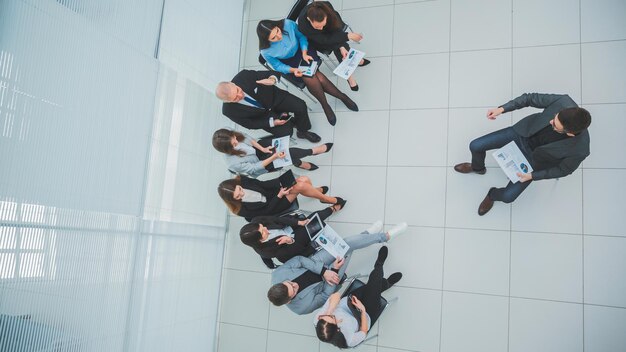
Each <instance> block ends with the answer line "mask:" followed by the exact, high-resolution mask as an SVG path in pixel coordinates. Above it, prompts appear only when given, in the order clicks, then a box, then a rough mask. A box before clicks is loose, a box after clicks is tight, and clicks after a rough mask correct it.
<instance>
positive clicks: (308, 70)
mask: <svg viewBox="0 0 626 352" xmlns="http://www.w3.org/2000/svg"><path fill="white" fill-rule="evenodd" d="M317 65H318V63H317V61H315V60H311V63H310V64H307V63H306V61H304V60H302V61H300V66H298V70H300V72H302V75H304V76H307V77H311V76H313V75H314V74H315V72H317Z"/></svg>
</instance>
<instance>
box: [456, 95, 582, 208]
mask: <svg viewBox="0 0 626 352" xmlns="http://www.w3.org/2000/svg"><path fill="white" fill-rule="evenodd" d="M527 106H532V107H535V108H540V109H543V111H542V112H540V113H536V114H532V115H529V116H526V117H525V118H523V119H522V120H520V121H519V122H517V123H516V124H514V125H513V126H512V127H507V128H504V129H501V130H499V131H496V132H492V133H490V134H487V135H485V136H482V137H480V138H477V139H475V140H473V141H472V142H471V143H470V145H469V149H470V151H471V152H472V162H471V163H461V164H457V165H456V166H454V170H456V171H457V172H460V173H464V174H468V173H476V174H479V175H484V174H485V173H486V172H487V168H485V155H486V151H487V150H491V149H497V148H501V147H503V146H505V145H506V144H508V143H509V142H511V141H515V144H516V145H517V146H518V147H519V149H520V150H521V151H522V153H523V154H524V156H525V157H526V159H528V162H530V165H531V166H532V167H533V170H534V171H533V172H531V173H517V176H518V177H519V178H520V180H519V181H518V182H516V183H513V182H509V183H508V184H507V185H506V187H503V188H495V187H492V188H491V189H489V192H488V193H487V196H485V199H483V201H482V202H481V203H480V205H479V207H478V215H481V216H482V215H485V214H486V213H487V212H488V211H489V210H491V208H492V207H493V203H494V202H495V201H501V202H504V203H511V202H513V201H514V200H515V199H516V198H517V197H518V196H519V195H520V194H522V192H523V191H524V190H525V189H526V187H528V186H529V185H530V183H531V182H532V181H538V180H547V179H551V178H559V177H564V176H567V175H569V174H571V173H572V172H574V171H575V170H576V169H577V168H578V166H579V165H580V163H581V162H582V161H583V160H585V158H586V157H587V156H588V155H589V132H588V131H587V127H589V125H590V124H591V115H590V114H589V112H588V111H587V110H585V109H583V108H580V107H578V105H576V103H575V102H574V101H573V100H572V98H570V97H569V96H568V95H557V94H539V93H526V94H522V95H521V96H519V97H517V98H515V99H513V100H511V101H509V102H508V103H506V104H504V105H502V106H499V107H497V108H494V109H490V110H488V111H487V118H488V119H490V120H495V118H496V117H497V116H498V115H500V114H502V113H504V112H509V111H513V110H517V109H521V108H525V107H527Z"/></svg>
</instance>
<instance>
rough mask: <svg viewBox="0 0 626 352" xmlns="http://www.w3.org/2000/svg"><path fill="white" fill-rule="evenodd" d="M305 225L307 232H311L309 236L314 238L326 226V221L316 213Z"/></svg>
mask: <svg viewBox="0 0 626 352" xmlns="http://www.w3.org/2000/svg"><path fill="white" fill-rule="evenodd" d="M305 227H306V232H308V233H309V238H310V239H313V237H315V235H317V234H318V233H319V232H320V231H321V230H322V229H323V228H324V223H322V220H321V219H320V217H319V215H318V214H315V215H314V216H313V217H312V218H311V221H309V223H308V224H306V225H305Z"/></svg>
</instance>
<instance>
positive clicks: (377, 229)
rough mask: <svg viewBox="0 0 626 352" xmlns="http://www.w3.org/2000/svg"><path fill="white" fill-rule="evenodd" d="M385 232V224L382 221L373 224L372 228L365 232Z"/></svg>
mask: <svg viewBox="0 0 626 352" xmlns="http://www.w3.org/2000/svg"><path fill="white" fill-rule="evenodd" d="M382 231H383V222H382V220H378V221H376V222H375V223H373V224H371V225H370V227H368V228H367V230H365V232H367V233H369V234H373V233H381V232H382Z"/></svg>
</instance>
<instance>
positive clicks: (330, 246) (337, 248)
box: [315, 224, 350, 258]
mask: <svg viewBox="0 0 626 352" xmlns="http://www.w3.org/2000/svg"><path fill="white" fill-rule="evenodd" d="M315 242H316V243H317V244H319V245H320V246H322V248H324V249H325V250H326V251H327V252H328V253H330V255H332V256H333V257H335V258H337V257H339V258H343V257H344V256H345V255H346V252H348V249H350V246H348V244H347V243H346V241H344V240H343V238H341V236H339V235H338V234H337V232H335V230H333V228H332V227H330V226H328V224H327V225H326V226H324V230H323V231H322V232H321V233H320V234H319V235H317V238H316V239H315Z"/></svg>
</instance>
